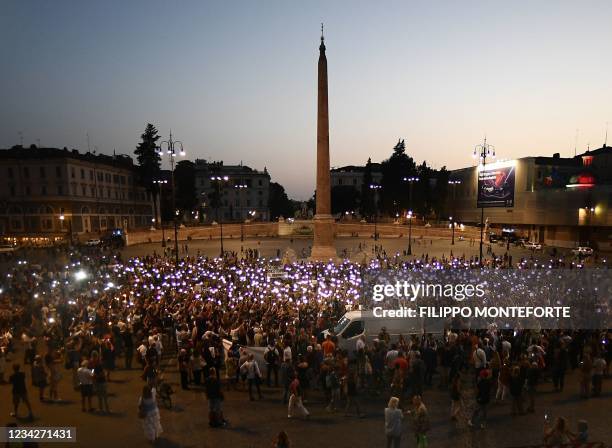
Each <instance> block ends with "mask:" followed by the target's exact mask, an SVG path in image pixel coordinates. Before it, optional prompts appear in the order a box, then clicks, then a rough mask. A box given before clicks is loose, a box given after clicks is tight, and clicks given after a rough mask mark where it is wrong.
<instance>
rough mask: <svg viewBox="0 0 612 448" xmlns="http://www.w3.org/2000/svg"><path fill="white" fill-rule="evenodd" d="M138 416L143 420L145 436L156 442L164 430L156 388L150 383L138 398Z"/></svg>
mask: <svg viewBox="0 0 612 448" xmlns="http://www.w3.org/2000/svg"><path fill="white" fill-rule="evenodd" d="M138 417H140V419H141V420H142V429H143V432H144V436H145V438H146V439H147V440H148V441H149V442H151V443H154V442H155V441H156V440H157V438H158V437H159V436H160V435H161V433H162V432H163V428H162V426H161V421H160V418H159V408H158V407H157V399H156V397H155V388H154V387H153V388H152V387H151V386H149V385H148V384H147V385H145V386H144V387H143V388H142V395H141V396H140V399H139V400H138Z"/></svg>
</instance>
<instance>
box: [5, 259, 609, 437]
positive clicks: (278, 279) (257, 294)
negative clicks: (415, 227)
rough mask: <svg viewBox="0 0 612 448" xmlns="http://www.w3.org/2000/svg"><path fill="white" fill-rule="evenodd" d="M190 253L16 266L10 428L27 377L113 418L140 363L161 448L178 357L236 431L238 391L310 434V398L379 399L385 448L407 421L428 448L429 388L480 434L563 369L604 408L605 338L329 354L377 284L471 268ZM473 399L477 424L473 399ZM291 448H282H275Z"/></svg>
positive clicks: (453, 342)
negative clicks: (506, 407)
mask: <svg viewBox="0 0 612 448" xmlns="http://www.w3.org/2000/svg"><path fill="white" fill-rule="evenodd" d="M184 252H185V253H184V255H185V256H184V257H183V258H182V259H181V260H180V262H179V264H178V265H175V263H174V259H173V258H172V257H166V256H163V255H156V254H153V255H150V256H145V257H134V258H130V259H127V260H123V259H122V257H121V256H120V255H119V254H118V253H113V252H109V251H107V252H101V253H100V252H96V253H94V252H93V251H90V252H87V251H85V252H83V251H78V250H76V249H67V250H66V251H65V252H61V253H58V254H56V256H54V257H50V258H49V259H48V260H47V261H45V262H41V263H39V264H32V263H30V262H28V261H27V260H15V261H14V262H13V263H12V264H11V267H10V269H9V270H8V272H7V274H6V277H5V279H4V280H3V283H2V291H1V293H0V381H4V380H5V378H6V377H8V375H9V373H10V378H8V379H9V381H10V382H11V383H12V388H13V389H12V392H13V400H14V415H17V414H18V411H19V405H20V404H21V403H22V402H23V403H24V404H25V406H26V407H27V409H28V413H29V416H30V417H31V416H32V405H31V402H30V401H29V399H28V395H27V390H26V389H27V385H26V382H25V375H24V369H25V366H26V365H29V366H30V369H31V385H32V387H34V388H36V389H38V398H39V400H40V401H41V402H45V401H48V402H54V401H60V400H61V398H60V397H59V394H58V383H59V382H60V381H62V379H63V378H64V377H68V379H67V380H68V381H71V383H72V386H73V387H74V388H75V390H78V391H80V394H81V397H82V400H81V408H82V411H83V412H99V413H110V412H111V409H110V406H109V400H108V383H109V381H111V378H112V375H113V371H114V370H115V369H116V368H117V367H118V366H121V367H123V368H126V369H131V368H132V367H133V363H134V364H135V365H137V366H138V367H139V368H140V369H141V371H142V375H141V377H142V381H143V389H142V394H141V397H140V399H139V400H138V405H137V406H138V415H139V417H141V420H142V424H143V430H144V434H145V436H146V438H147V439H148V440H155V439H156V438H157V437H159V435H160V434H161V433H162V426H161V421H160V412H159V408H158V402H160V400H166V399H170V395H171V393H172V392H173V391H172V390H171V388H170V387H169V385H168V384H167V382H165V381H164V378H163V375H162V370H163V369H162V361H163V359H164V357H167V356H172V357H174V358H173V359H176V363H177V366H178V370H179V375H180V385H181V389H184V390H186V389H190V388H202V389H203V390H204V391H205V393H206V396H207V398H208V404H209V423H210V425H211V426H213V427H223V426H226V425H227V424H228V423H229V422H228V420H227V419H226V418H225V416H224V414H223V409H222V403H223V401H224V394H225V393H226V391H228V390H229V391H233V390H235V389H244V390H245V391H248V396H249V399H250V400H256V399H261V398H262V396H264V394H265V393H266V389H265V388H263V390H262V386H267V387H269V388H274V387H279V388H281V391H282V394H283V398H284V403H285V405H286V406H287V416H288V417H289V418H304V419H307V418H308V417H309V415H310V411H309V410H308V408H307V407H308V405H309V403H310V400H311V397H313V396H316V397H319V396H320V397H323V398H322V399H323V400H324V402H325V409H326V410H327V412H337V411H338V410H340V409H343V411H344V414H345V415H356V416H357V417H360V416H362V415H363V414H364V411H365V406H364V402H363V400H362V397H363V396H368V397H370V396H371V397H380V399H382V398H383V397H386V399H389V398H390V399H389V402H388V406H387V409H385V413H384V415H385V437H386V438H387V444H388V446H399V443H400V442H399V441H400V440H401V436H402V431H401V428H402V425H401V421H402V419H403V417H404V416H406V415H409V416H410V417H411V419H412V421H413V427H414V434H415V438H416V441H417V444H418V446H419V447H424V446H426V445H427V432H428V431H429V422H428V413H427V406H426V404H425V403H426V400H427V394H428V392H427V391H428V389H429V388H432V387H439V388H442V389H445V390H448V392H449V395H450V396H449V403H450V411H449V418H451V419H453V420H457V421H459V420H462V419H463V420H465V423H467V424H468V425H469V426H474V427H477V428H484V427H485V425H486V420H487V410H488V407H489V403H490V402H491V401H492V400H497V401H505V400H511V401H512V414H513V415H517V416H518V415H522V414H524V413H526V412H534V410H535V409H536V406H537V396H538V393H537V392H538V387H539V386H540V384H541V383H542V381H548V380H550V381H552V382H553V383H554V387H555V389H556V390H559V391H562V390H563V389H564V378H565V372H566V371H567V370H568V369H573V370H577V371H578V372H579V375H580V385H581V389H580V394H581V396H583V397H585V398H587V397H590V396H597V395H600V394H601V393H602V387H603V386H602V385H603V378H604V377H605V376H607V375H608V369H609V365H610V361H611V356H612V351H611V345H612V340H610V334H609V333H607V332H605V331H603V332H602V331H597V330H589V331H585V330H538V331H535V330H521V329H518V330H514V329H498V328H496V327H494V326H492V327H490V328H488V329H483V330H467V329H463V330H459V329H458V330H453V329H450V328H448V329H447V330H446V331H445V332H444V333H440V334H436V335H432V334H428V335H408V334H405V335H399V337H398V335H391V334H389V333H388V332H386V330H383V331H382V332H381V333H380V334H378V335H375V336H376V337H374V338H370V337H365V336H363V337H362V338H360V340H359V341H357V345H356V349H355V351H351V352H348V351H345V350H342V349H341V348H340V347H339V344H338V336H337V335H335V334H333V332H331V333H330V334H329V335H328V336H327V337H326V338H323V336H322V331H323V330H325V329H329V328H333V326H334V323H335V322H337V321H338V319H339V318H340V317H341V316H342V315H343V314H344V313H345V312H346V310H347V309H351V308H352V309H356V308H357V307H358V306H359V305H360V304H361V305H363V304H364V302H363V299H364V297H363V292H362V286H363V275H364V273H365V272H366V271H367V270H368V269H376V270H378V271H386V272H392V273H398V272H406V271H421V272H423V271H428V270H472V269H478V268H479V267H480V263H479V262H478V260H477V259H476V260H475V259H474V258H472V259H469V258H466V257H454V256H449V257H441V258H435V257H429V255H427V254H426V253H424V254H423V255H422V256H421V257H418V258H417V259H416V260H412V261H407V260H406V258H405V257H402V256H399V255H398V256H395V257H386V256H384V255H385V254H383V253H382V252H381V251H378V250H376V251H375V258H374V259H372V260H370V261H368V263H367V264H363V263H354V262H350V261H344V262H342V263H339V264H333V263H313V262H308V261H301V262H299V261H298V262H293V263H288V264H284V265H283V264H282V263H281V260H280V259H273V260H269V259H263V258H260V257H257V256H256V253H255V252H250V253H249V254H248V256H246V255H245V256H242V257H241V256H240V254H228V256H226V257H224V258H223V259H221V258H208V257H204V256H201V255H200V254H199V253H198V254H193V255H191V256H189V255H188V251H187V250H185V251H184ZM567 263H568V262H567V261H566V260H564V259H562V258H559V259H555V260H551V261H550V262H546V263H542V262H538V261H537V260H535V259H523V260H520V261H518V262H517V263H513V262H512V259H511V258H508V257H507V256H506V257H492V258H490V259H488V260H487V261H486V263H485V265H486V266H487V267H488V268H489V269H503V268H508V267H512V268H517V270H518V269H532V268H536V269H537V268H538V267H540V268H545V267H549V268H563V267H571V266H570V265H569V264H567ZM538 264H540V266H538ZM18 344H21V346H22V347H23V360H21V361H22V362H18V361H20V360H19V359H16V358H15V357H14V356H13V357H12V361H13V363H14V365H13V366H12V367H9V363H8V361H7V360H8V358H9V355H10V354H11V353H12V352H13V351H15V348H16V346H17V345H18ZM174 354H176V355H174ZM259 355H261V356H259ZM468 391H471V392H470V393H468ZM472 395H473V399H474V403H473V405H470V407H474V410H473V412H471V414H472V415H471V416H469V415H467V413H468V410H467V409H466V406H467V400H466V397H467V396H472ZM94 397H95V398H97V403H96V404H97V408H96V407H95V406H94V403H93V400H92V399H93V398H94ZM386 399H385V401H386ZM584 424H585V423H584V422H581V428H583V429H584ZM568 426H569V424H568V423H567V422H566V421H564V420H560V419H557V420H556V421H555V423H554V425H552V426H551V427H550V428H548V429H547V432H546V438H547V440H565V439H568V440H578V439H579V437H582V438H583V439H584V438H585V437H586V433H587V431H586V429H584V430H583V431H580V433H579V434H573V433H570V431H569V429H568ZM580 434H582V435H580ZM285 436H286V434H285ZM285 436H280V435H279V439H281V441H280V442H279V444H282V443H285V442H283V440H284V439H283V437H285ZM287 443H288V439H287V442H286V443H285V444H287Z"/></svg>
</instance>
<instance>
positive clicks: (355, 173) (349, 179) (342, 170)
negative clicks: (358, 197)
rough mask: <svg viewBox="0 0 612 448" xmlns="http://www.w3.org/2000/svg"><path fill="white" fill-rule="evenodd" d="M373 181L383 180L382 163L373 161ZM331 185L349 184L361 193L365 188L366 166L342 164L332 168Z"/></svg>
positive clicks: (376, 182) (374, 182)
mask: <svg viewBox="0 0 612 448" xmlns="http://www.w3.org/2000/svg"><path fill="white" fill-rule="evenodd" d="M371 167H372V183H373V184H380V183H381V182H382V171H381V169H380V163H372V165H371ZM330 171H331V187H332V188H334V187H338V186H348V187H353V188H355V189H356V190H357V191H359V192H360V193H361V190H362V188H363V177H364V173H365V166H354V165H348V166H342V167H338V168H332V169H331V170H330Z"/></svg>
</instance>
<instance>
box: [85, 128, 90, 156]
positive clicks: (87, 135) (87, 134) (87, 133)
mask: <svg viewBox="0 0 612 448" xmlns="http://www.w3.org/2000/svg"><path fill="white" fill-rule="evenodd" d="M85 136H86V137H87V152H89V151H90V148H89V131H88V132H86V133H85Z"/></svg>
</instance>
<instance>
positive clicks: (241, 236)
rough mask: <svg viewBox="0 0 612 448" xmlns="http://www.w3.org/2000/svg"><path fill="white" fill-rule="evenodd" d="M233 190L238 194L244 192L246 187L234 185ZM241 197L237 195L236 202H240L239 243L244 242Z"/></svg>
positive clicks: (244, 185)
mask: <svg viewBox="0 0 612 448" xmlns="http://www.w3.org/2000/svg"><path fill="white" fill-rule="evenodd" d="M234 188H236V189H237V190H238V192H241V191H244V190H245V189H246V188H248V187H247V185H246V184H237V185H234ZM242 199H243V197H242V194H239V197H238V200H239V202H240V241H244V220H245V218H244V217H243V216H242V215H243V213H242V212H243V205H244V204H243V202H244V201H243V200H242Z"/></svg>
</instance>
